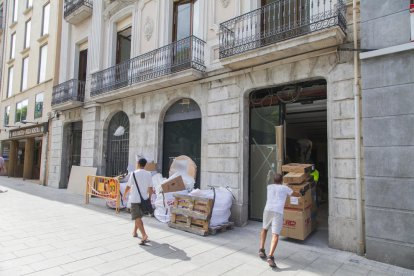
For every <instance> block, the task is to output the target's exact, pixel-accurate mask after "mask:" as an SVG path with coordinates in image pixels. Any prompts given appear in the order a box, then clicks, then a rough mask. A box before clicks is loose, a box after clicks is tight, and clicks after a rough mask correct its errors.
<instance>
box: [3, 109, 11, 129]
mask: <svg viewBox="0 0 414 276" xmlns="http://www.w3.org/2000/svg"><path fill="white" fill-rule="evenodd" d="M9 122H10V105H9V106H6V107H5V108H4V121H3V124H4V126H7V125H9Z"/></svg>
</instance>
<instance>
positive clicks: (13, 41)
mask: <svg viewBox="0 0 414 276" xmlns="http://www.w3.org/2000/svg"><path fill="white" fill-rule="evenodd" d="M15 54H16V33H13V34H12V35H11V37H10V59H13V58H14V57H15Z"/></svg>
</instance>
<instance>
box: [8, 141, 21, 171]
mask: <svg viewBox="0 0 414 276" xmlns="http://www.w3.org/2000/svg"><path fill="white" fill-rule="evenodd" d="M18 147H19V142H18V141H16V140H13V141H10V152H9V166H8V168H7V174H8V176H9V177H14V176H15V173H14V172H15V170H16V166H17V149H18Z"/></svg>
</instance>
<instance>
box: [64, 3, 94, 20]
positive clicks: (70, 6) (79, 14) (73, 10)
mask: <svg viewBox="0 0 414 276" xmlns="http://www.w3.org/2000/svg"><path fill="white" fill-rule="evenodd" d="M92 3H93V0H65V7H64V13H63V14H64V17H65V20H66V21H68V22H69V23H71V24H78V23H80V22H82V21H83V20H85V19H86V18H88V17H89V16H91V15H92V8H93V4H92Z"/></svg>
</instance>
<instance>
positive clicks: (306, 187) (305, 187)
mask: <svg viewBox="0 0 414 276" xmlns="http://www.w3.org/2000/svg"><path fill="white" fill-rule="evenodd" d="M284 185H286V186H288V187H289V188H291V189H292V190H293V191H294V192H297V193H305V192H306V191H307V190H310V189H311V183H309V182H305V183H302V184H298V185H297V184H286V183H285V184H284Z"/></svg>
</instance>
